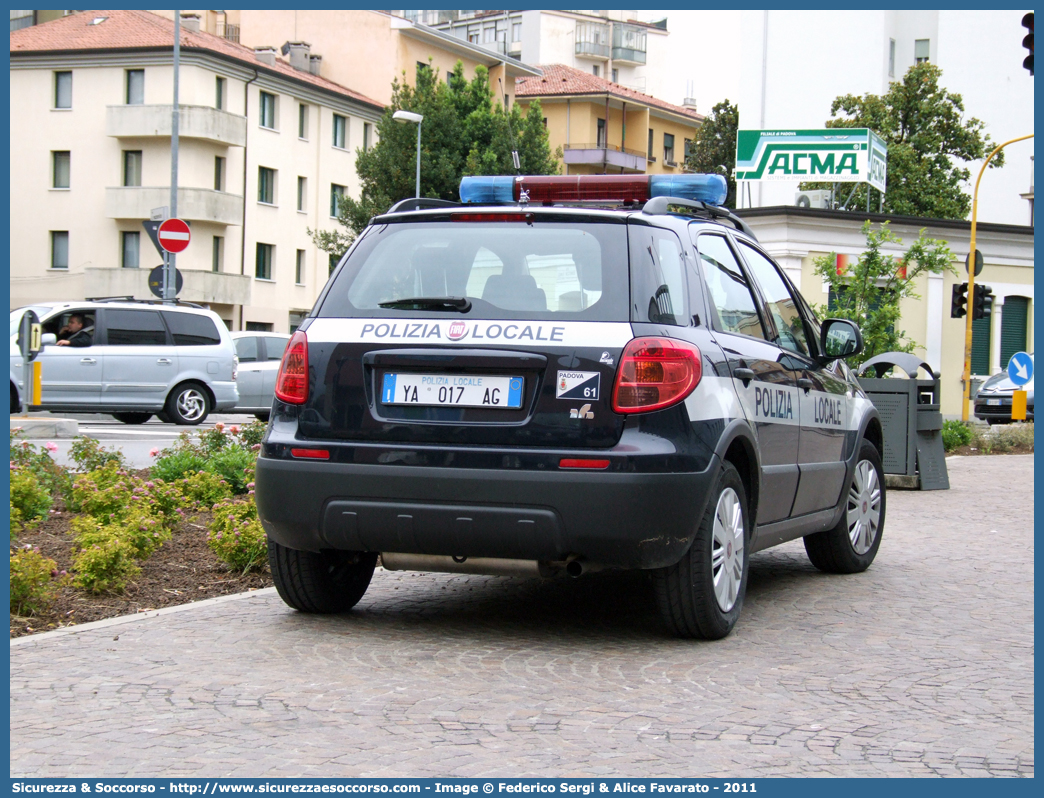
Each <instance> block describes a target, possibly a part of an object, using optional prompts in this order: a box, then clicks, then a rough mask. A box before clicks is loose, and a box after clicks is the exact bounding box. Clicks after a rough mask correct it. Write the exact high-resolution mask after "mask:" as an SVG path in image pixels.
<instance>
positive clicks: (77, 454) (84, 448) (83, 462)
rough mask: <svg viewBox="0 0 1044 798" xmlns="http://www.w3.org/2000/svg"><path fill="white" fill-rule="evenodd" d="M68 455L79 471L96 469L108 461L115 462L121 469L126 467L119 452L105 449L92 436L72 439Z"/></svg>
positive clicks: (125, 462)
mask: <svg viewBox="0 0 1044 798" xmlns="http://www.w3.org/2000/svg"><path fill="white" fill-rule="evenodd" d="M69 457H71V458H72V460H73V462H74V463H76V465H77V466H78V467H79V469H80V471H87V472H90V471H97V470H98V469H99V468H103V467H104V466H106V465H108V464H109V463H115V464H116V465H117V466H119V467H120V468H121V469H126V468H127V461H126V460H125V459H124V458H123V454H122V453H121V452H119V451H118V450H116V449H106V448H105V447H103V446H102V445H101V444H100V443H98V441H96V440H94V438H85V437H83V436H82V435H81V436H79V437H77V438H74V439H73V442H72V446H70V447H69Z"/></svg>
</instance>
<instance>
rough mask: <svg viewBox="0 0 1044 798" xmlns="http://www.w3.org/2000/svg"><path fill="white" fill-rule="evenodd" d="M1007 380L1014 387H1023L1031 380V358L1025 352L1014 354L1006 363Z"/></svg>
mask: <svg viewBox="0 0 1044 798" xmlns="http://www.w3.org/2000/svg"><path fill="white" fill-rule="evenodd" d="M1008 379H1009V380H1011V381H1012V382H1013V383H1015V385H1016V386H1022V385H1025V384H1026V383H1027V382H1029V381H1030V380H1032V379H1033V358H1032V357H1030V356H1029V355H1027V354H1026V353H1025V352H1016V353H1015V354H1014V355H1012V356H1011V360H1009V361H1008Z"/></svg>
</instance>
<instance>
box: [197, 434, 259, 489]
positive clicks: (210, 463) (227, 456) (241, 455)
mask: <svg viewBox="0 0 1044 798" xmlns="http://www.w3.org/2000/svg"><path fill="white" fill-rule="evenodd" d="M256 461H257V455H256V454H255V453H254V452H252V451H250V450H249V449H243V448H241V447H239V446H229V447H228V448H226V449H222V450H221V451H220V452H218V453H217V454H215V455H214V456H213V457H211V458H210V459H209V460H207V464H206V466H205V468H206V470H207V471H209V472H211V473H212V474H217V475H218V476H220V477H222V478H223V479H224V480H225V481H226V482H227V483H228V485H229V487H230V488H231V489H232V492H233V493H236V494H239V493H246V492H247V483H248V482H250V481H252V480H253V478H254V476H253V471H254V463H255V462H256Z"/></svg>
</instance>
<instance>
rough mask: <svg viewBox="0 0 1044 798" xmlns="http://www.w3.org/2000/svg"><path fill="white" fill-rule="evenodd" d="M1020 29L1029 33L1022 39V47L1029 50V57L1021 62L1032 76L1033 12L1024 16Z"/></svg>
mask: <svg viewBox="0 0 1044 798" xmlns="http://www.w3.org/2000/svg"><path fill="white" fill-rule="evenodd" d="M1022 27H1024V28H1026V29H1027V30H1028V31H1029V33H1027V34H1026V36H1025V37H1024V38H1023V39H1022V46H1023V47H1025V48H1026V49H1027V50H1029V55H1027V56H1026V60H1025V61H1023V62H1022V65H1023V66H1024V67H1026V69H1028V70H1029V73H1030V74H1031V75H1032V74H1033V12H1032V11H1030V12H1029V13H1028V14H1026V16H1024V17H1023V18H1022Z"/></svg>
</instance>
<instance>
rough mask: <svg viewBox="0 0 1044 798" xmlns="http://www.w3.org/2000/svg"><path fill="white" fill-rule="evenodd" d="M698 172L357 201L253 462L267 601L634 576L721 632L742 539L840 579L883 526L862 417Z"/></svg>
mask: <svg viewBox="0 0 1044 798" xmlns="http://www.w3.org/2000/svg"><path fill="white" fill-rule="evenodd" d="M725 190H726V187H725V182H724V180H723V179H722V178H721V177H720V176H716V175H685V176H680V177H670V176H664V177H658V176H652V177H648V176H638V177H630V176H579V177H578V176H572V177H472V178H465V179H464V180H463V182H462V184H461V189H460V194H461V202H460V203H459V204H458V203H449V202H441V201H438V200H407V201H404V202H402V203H399V204H398V205H396V206H395V207H394V208H392V209H391V210H390V211H389V212H388V213H386V214H384V215H382V216H378V217H376V218H374V219H373V220H372V221H371V223H370V224H369V226H368V227H367V228H366V229H365V231H364V232H363V234H362V235H361V236H359V238H358V239H357V241H356V242H355V243H354V245H353V246H352V248H351V250H350V251H349V252H348V253H347V254H346V255H345V257H344V258H343V259H342V261H341V263H340V265H339V266H338V268H337V270H336V271H335V273H334V275H333V276H332V278H331V279H330V281H329V282H328V284H327V286H326V287H325V289H324V290H323V292H322V294H321V295H320V297H319V299H318V301H317V302H316V305H315V308H314V310H313V311H312V313H311V315H310V317H309V318H308V319H306V320H305V322H304V323H303V324H302V325H301V326H300V328H299V329H298V330H297V332H296V333H295V334H294V336H293V338H292V339H291V340H290V343H289V344H288V346H287V348H286V351H285V354H284V356H283V360H282V362H281V364H280V369H279V374H278V377H277V382H276V391H275V393H276V400H275V403H274V406H273V410H272V418H271V423H270V425H269V428H268V431H267V433H266V436H265V439H264V442H263V444H262V450H261V455H260V458H259V460H258V463H257V477H256V482H257V487H256V494H257V507H258V514H259V517H260V519H261V522H262V524H263V525H264V528H265V531H266V532H267V534H268V538H269V542H268V551H269V562H270V564H271V569H272V575H273V578H274V580H275V584H276V587H277V589H278V591H279V594H280V596H282V598H283V600H284V601H285V602H286V603H287V604H289V605H290V606H291V607H294V608H296V609H298V610H301V611H304V612H343V611H345V610H348V609H349V608H351V607H352V606H353V605H355V604H356V602H358V601H359V599H360V598H361V597H362V595H363V594H364V593H365V591H366V589H367V587H368V585H369V583H370V579H371V577H372V575H373V572H374V568H375V565H376V563H377V558H378V555H379V556H380V557H381V564H382V565H383V567H384V568H385V569H389V570H418V571H445V572H465V573H486V574H511V575H531V576H545V577H551V576H558V575H568V576H580V575H582V574H584V573H585V572H587V571H595V570H600V569H642V570H648V571H651V572H652V575H653V579H654V583H655V586H656V596H657V600H658V604H659V607H660V610H661V613H662V615H663V617H664V619H665V620H666V622H667V624H668V625H669V626H670V627H671V628H672V629H673V630H674V631H675V632H676V633H677V634H678V635H681V636H684V637H702V638H721V637H724V636H725V635H727V634H728V633H729V632H730V631H731V630H732V628H733V626H734V625H735V623H736V619H737V617H738V616H739V612H740V609H741V607H742V605H743V597H744V593H745V590H746V587H747V574H748V562H749V558H750V555H751V554H752V553H753V552H756V551H760V550H762V549H765V548H768V547H770V546H775V545H778V544H780V543H784V542H786V541H789V540H793V539H796V538H799V537H801V538H804V543H805V549H806V551H807V552H808V556H809V558H810V559H811V561H812V563H813V564H814V565H815V566H816V567H818V568H820V569H821V570H824V571H830V572H834V573H854V572H858V571H862V570H864V569H866V568H867V567H868V566H869V565H870V563H871V562H872V561H873V559H874V556H875V555H876V554H877V550H878V547H879V546H880V543H881V536H882V533H883V530H884V520H885V490H884V480H883V472H882V465H881V424H880V419H879V417H878V414H877V412H876V411H875V410H874V407H873V405H872V404H871V403H870V402H869V401H868V399H867V398H866V395H865V394H864V393H863V391H862V390H861V389H860V387H859V384H858V382H857V381H856V379H855V377H854V375H853V373H852V372H851V371H850V370H849V368H848V367H847V366H846V365H845V362H844V360H843V359H842V358H844V357H848V356H851V355H854V354H857V353H858V352H859V351H860V349H861V348H862V339H861V336H860V332H859V330H858V328H857V327H856V326H855V325H854V324H852V323H851V322H849V321H843V320H835V319H831V320H827V321H825V322H820V321H819V320H818V319H817V318H816V316H815V315H814V314H813V313H812V311H811V310H810V308H809V306H808V305H807V303H806V302H805V301H804V299H802V297H801V296H800V294H798V292H797V291H796V290H795V289H794V286H793V285H792V284H791V282H790V280H789V279H788V277H787V276H786V274H785V273H784V272H783V271H782V270H781V269H780V268H779V267H778V266H777V265H776V264H775V263H774V262H773V261H772V260H771V258H769V257H768V256H767V255H766V254H765V253H764V251H763V250H762V249H761V248H760V247H759V246H758V243H757V240H756V238H755V237H754V235H753V234H752V232H751V231H750V229H749V228H748V227H747V225H746V224H745V223H744V222H743V221H742V220H740V219H739V218H737V217H736V216H734V215H733V214H731V213H730V212H729V211H727V210H726V209H724V208H722V207H720V203H721V202H722V201H723V200H724V198H725Z"/></svg>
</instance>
